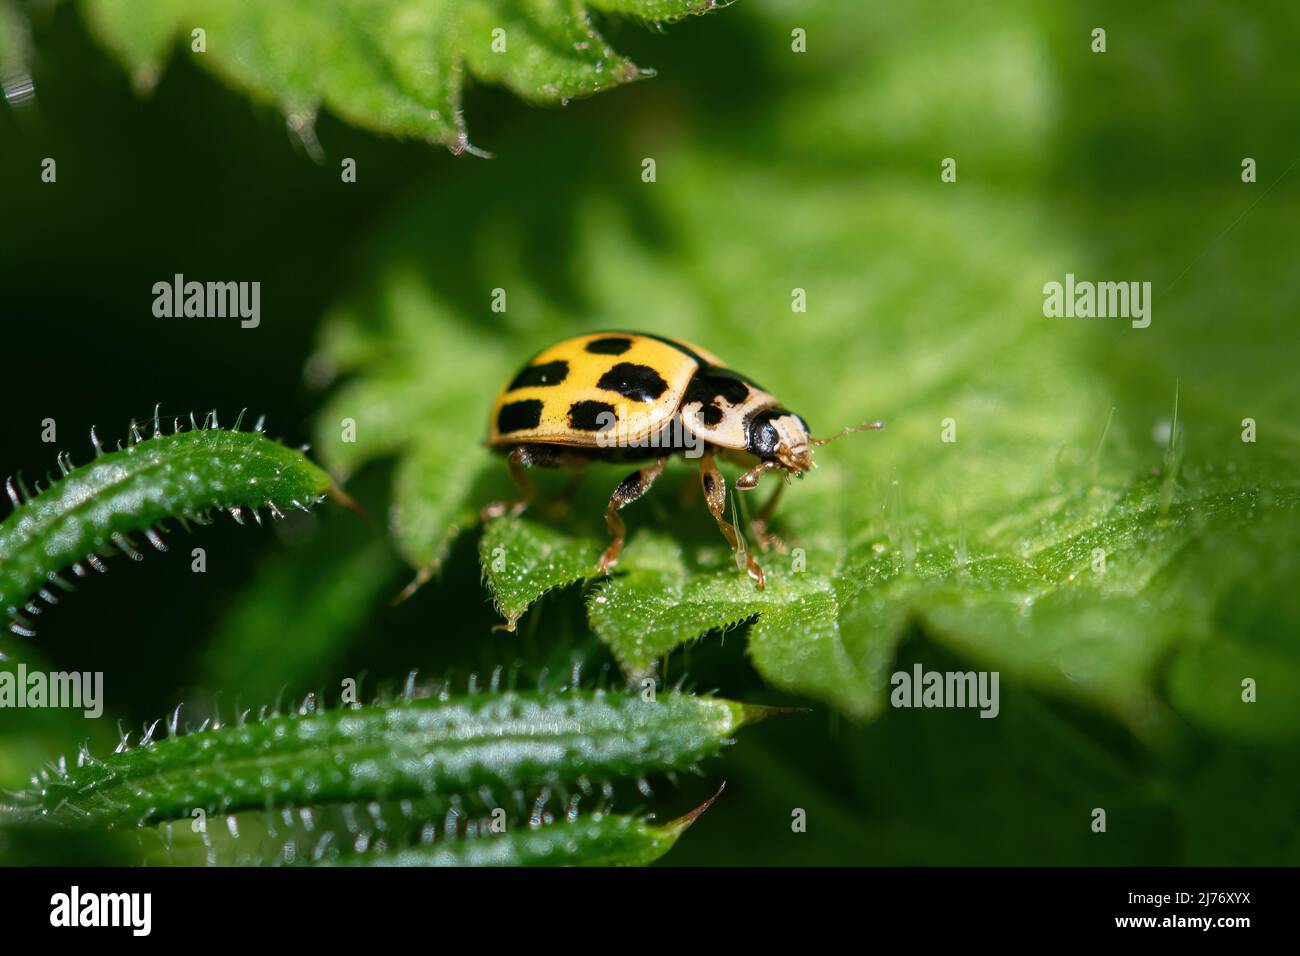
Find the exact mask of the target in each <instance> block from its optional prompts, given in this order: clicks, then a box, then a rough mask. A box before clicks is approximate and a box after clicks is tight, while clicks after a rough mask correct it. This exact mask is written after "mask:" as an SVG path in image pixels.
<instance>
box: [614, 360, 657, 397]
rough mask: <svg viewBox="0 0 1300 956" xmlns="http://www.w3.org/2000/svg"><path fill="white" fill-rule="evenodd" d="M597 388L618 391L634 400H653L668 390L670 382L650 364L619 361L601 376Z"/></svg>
mask: <svg viewBox="0 0 1300 956" xmlns="http://www.w3.org/2000/svg"><path fill="white" fill-rule="evenodd" d="M596 387H597V388H603V389H604V390H605V391H607V392H618V394H620V395H622V396H623V397H624V398H630V399H631V400H632V401H634V402H652V401H654V400H655V399H656V398H658V397H659V396H660V395H662V394H663V393H664V392H666V391H668V383H667V382H665V381H664V380H663V377H662V376H661V375H660V374H659V373H658V372H656V371H655V370H654V369H652V368H651V367H650V366H649V365H637V364H635V363H633V362H619V363H618V364H617V365H615V366H614V367H613V368H611V369H610V370H609V371H608V372H606V373H605V374H604V375H602V376H601V377H600V381H598V382H597V383H596Z"/></svg>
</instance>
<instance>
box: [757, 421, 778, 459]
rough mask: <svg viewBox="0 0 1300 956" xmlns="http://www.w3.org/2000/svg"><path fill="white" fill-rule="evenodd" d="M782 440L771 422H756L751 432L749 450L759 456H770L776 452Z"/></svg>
mask: <svg viewBox="0 0 1300 956" xmlns="http://www.w3.org/2000/svg"><path fill="white" fill-rule="evenodd" d="M780 440H781V439H780V436H779V435H777V433H776V428H775V427H774V426H773V425H772V423H771V422H755V423H754V427H753V428H751V429H750V432H749V450H750V451H751V452H753V453H754V454H755V455H757V456H758V457H759V458H769V457H771V456H772V455H774V454H776V446H777V443H778V442H779V441H780Z"/></svg>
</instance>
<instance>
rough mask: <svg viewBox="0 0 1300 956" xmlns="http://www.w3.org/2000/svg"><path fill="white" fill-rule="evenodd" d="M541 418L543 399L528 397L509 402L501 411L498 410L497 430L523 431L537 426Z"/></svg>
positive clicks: (503, 431)
mask: <svg viewBox="0 0 1300 956" xmlns="http://www.w3.org/2000/svg"><path fill="white" fill-rule="evenodd" d="M541 420H542V401H541V399H538V398H527V399H524V400H523V401H522V402H507V403H506V404H505V405H502V406H501V411H499V412H497V431H499V432H502V433H505V432H521V431H524V430H526V429H529V428H536V427H537V423H538V422H540V421H541Z"/></svg>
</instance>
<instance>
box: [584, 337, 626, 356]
mask: <svg viewBox="0 0 1300 956" xmlns="http://www.w3.org/2000/svg"><path fill="white" fill-rule="evenodd" d="M631 347H632V340H631V339H627V338H623V337H621V336H611V337H610V338H607V339H593V340H592V341H590V342H588V343H587V351H588V352H591V353H592V354H593V355H622V354H623V353H624V352H626V351H627V350H628V349H630V348H631Z"/></svg>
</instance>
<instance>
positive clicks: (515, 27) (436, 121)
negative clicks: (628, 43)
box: [82, 0, 719, 152]
mask: <svg viewBox="0 0 1300 956" xmlns="http://www.w3.org/2000/svg"><path fill="white" fill-rule="evenodd" d="M718 5H719V4H718V3H717V2H716V0H586V2H585V3H578V2H573V0H474V2H463V0H428V2H416V0H328V2H323V3H322V2H317V0H280V2H277V3H262V2H260V0H83V4H82V7H83V9H84V10H85V12H86V15H87V18H88V19H89V21H90V24H91V27H92V29H93V31H94V32H95V34H96V35H97V36H98V37H99V39H100V41H101V42H102V43H104V45H105V46H107V47H108V48H109V49H111V50H112V51H113V52H114V53H115V54H116V55H117V56H118V57H119V59H121V60H122V62H123V63H125V64H126V66H127V67H128V68H129V69H130V70H131V71H132V75H133V77H134V79H135V82H136V84H137V85H138V86H139V87H141V88H144V89H148V88H150V87H152V86H153V85H154V83H156V82H157V80H158V77H159V75H160V74H161V71H162V68H163V64H164V62H165V60H166V58H167V56H168V54H169V53H170V52H171V50H172V48H173V47H174V46H175V45H176V44H177V42H178V40H179V41H181V42H183V43H184V46H185V48H186V49H187V50H188V51H190V55H191V56H193V57H194V58H195V59H196V60H197V62H199V63H200V64H202V65H204V66H206V67H208V68H209V69H211V70H213V71H214V72H215V73H217V74H218V75H219V76H221V77H222V78H223V79H225V80H226V81H228V82H229V83H231V84H232V85H235V86H237V87H239V88H241V89H243V90H246V91H247V92H248V93H249V94H250V95H253V96H256V97H257V98H259V99H262V100H265V101H267V102H270V103H273V104H275V105H277V106H278V107H280V109H282V110H283V111H284V112H285V114H286V115H287V116H288V117H289V122H290V125H291V126H292V127H293V128H295V129H297V130H299V131H300V132H301V133H302V134H303V135H304V139H305V140H306V141H307V142H308V143H309V144H310V143H312V140H311V138H310V137H311V133H310V125H311V120H312V118H313V117H314V115H315V113H316V111H317V110H318V109H319V108H320V107H325V108H327V109H329V110H330V111H332V112H333V113H335V114H336V115H338V116H340V117H342V118H343V119H345V120H347V121H348V122H350V123H353V124H355V125H357V126H360V127H364V128H366V129H372V130H376V131H379V132H384V133H390V134H393V135H396V136H403V137H410V138H413V139H421V140H426V141H429V142H437V143H444V144H446V145H448V146H450V147H452V148H453V149H455V150H456V151H458V152H459V151H461V150H466V149H469V150H473V147H471V146H470V145H469V139H468V136H467V134H466V131H465V124H464V122H463V120H462V118H461V100H462V97H463V94H464V88H465V83H466V80H467V79H468V78H470V77H474V78H476V79H478V80H480V81H482V82H484V83H494V84H499V85H501V86H504V87H506V88H507V89H509V90H511V91H513V92H514V93H516V94H517V95H519V96H520V97H522V98H524V99H525V100H527V101H529V102H532V103H545V104H555V103H564V102H567V101H568V100H569V99H570V98H572V97H579V96H588V95H590V94H593V93H599V92H601V91H603V90H608V89H612V88H613V87H616V86H620V85H622V84H624V83H628V82H631V81H633V80H636V79H639V78H641V77H644V76H649V75H653V74H652V71H648V70H642V69H638V68H637V66H636V65H635V64H634V63H632V62H631V61H630V60H628V59H627V58H626V57H623V56H620V55H619V54H618V53H616V52H615V51H614V50H613V49H612V48H611V47H610V46H609V44H608V43H606V42H605V40H604V38H603V37H602V36H601V35H600V33H599V32H598V31H597V29H596V27H595V25H594V24H593V23H592V20H591V16H590V13H589V12H588V11H598V12H602V13H606V12H607V13H613V14H621V15H625V16H628V17H632V18H634V19H637V20H641V21H644V22H647V23H663V22H669V21H673V20H679V19H681V18H683V17H686V16H689V15H691V14H697V13H705V12H708V11H710V10H713V9H715V8H716V7H717V6H718Z"/></svg>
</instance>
